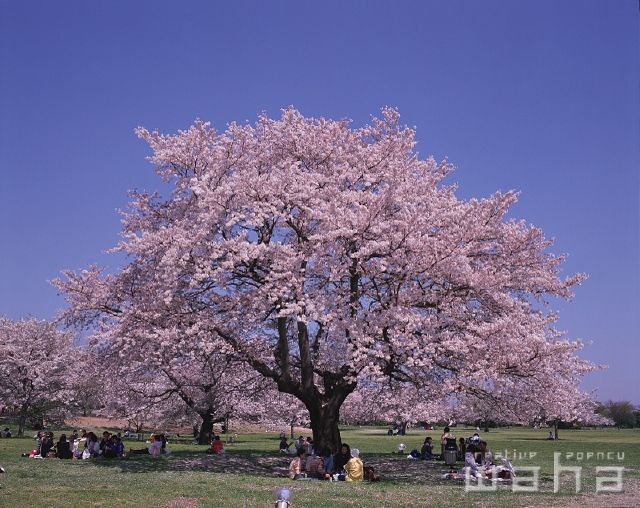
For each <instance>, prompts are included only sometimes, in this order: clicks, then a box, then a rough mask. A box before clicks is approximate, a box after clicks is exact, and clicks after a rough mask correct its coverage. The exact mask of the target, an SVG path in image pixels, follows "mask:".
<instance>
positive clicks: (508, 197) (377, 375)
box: [54, 108, 593, 446]
mask: <svg viewBox="0 0 640 508" xmlns="http://www.w3.org/2000/svg"><path fill="white" fill-rule="evenodd" d="M382 113H383V117H382V119H373V120H372V123H371V125H369V126H365V127H363V128H360V129H352V128H350V127H349V122H348V121H330V120H325V119H310V118H305V117H304V116H302V115H301V114H300V113H299V112H298V111H296V110H294V109H292V108H290V109H287V110H284V111H283V113H282V118H281V119H280V120H274V119H270V118H268V117H267V116H266V115H264V114H263V115H262V116H260V117H259V120H258V122H257V124H256V125H255V126H251V125H248V124H247V125H237V124H235V123H234V124H231V125H230V126H229V127H228V128H227V130H226V131H225V132H223V133H220V134H218V133H216V132H215V131H214V130H213V129H212V128H210V126H209V124H207V123H203V122H200V121H198V122H196V124H195V125H194V126H192V127H191V128H190V129H189V130H187V131H181V132H180V133H179V134H177V135H170V136H166V135H160V134H158V133H157V132H148V131H147V130H145V129H142V128H141V129H139V130H138V135H139V136H140V137H141V138H143V139H144V140H146V141H147V142H148V143H149V144H150V146H151V148H152V150H153V155H152V156H151V157H150V160H151V161H152V162H153V163H154V164H155V166H156V171H157V173H158V175H159V176H160V177H161V178H162V180H163V181H164V182H165V183H167V184H169V185H171V186H172V187H173V191H172V193H171V195H170V196H169V197H168V198H161V197H160V196H158V195H157V194H151V195H150V194H147V193H141V192H135V191H134V192H132V193H131V197H132V200H133V201H132V202H131V203H130V209H129V211H128V212H126V213H125V212H123V224H124V228H123V232H122V237H123V239H122V241H121V242H120V243H119V245H118V246H117V247H116V248H114V250H113V251H114V252H124V253H126V255H127V256H128V260H129V262H128V264H127V265H126V266H124V268H123V269H122V270H121V271H119V272H118V273H116V274H107V273H106V272H105V271H104V270H103V269H101V268H97V267H95V266H94V267H91V268H89V269H88V270H83V271H80V272H77V273H75V272H71V271H67V272H65V276H66V280H56V281H54V285H55V286H56V287H57V288H59V290H61V292H62V293H63V294H64V295H65V298H66V300H67V301H68V303H69V309H68V310H66V311H65V312H64V316H63V317H64V318H65V319H66V321H67V323H68V324H69V325H79V326H91V327H92V329H93V340H94V341H98V342H103V343H110V344H112V345H113V346H114V347H115V348H116V349H117V350H119V351H120V352H121V354H123V355H127V354H128V352H129V351H132V350H136V349H140V348H141V347H154V345H160V346H161V347H166V348H173V349H174V351H175V356H176V357H179V356H180V354H181V349H182V348H183V347H184V345H185V344H187V343H190V344H193V345H195V346H197V347H198V348H202V349H204V350H207V351H212V352H213V351H215V352H220V353H222V354H229V355H233V356H234V357H235V358H236V359H238V360H240V361H243V362H246V363H247V364H248V365H250V366H251V367H252V368H253V369H255V371H257V372H258V373H260V374H261V375H262V376H264V377H265V378H269V379H272V380H273V381H274V382H275V383H276V384H277V386H278V389H279V390H280V391H282V392H285V393H289V394H291V395H293V396H295V397H297V398H298V399H299V400H300V401H301V402H302V403H303V404H304V405H305V407H306V408H307V410H308V412H309V418H310V422H311V427H312V430H313V434H314V438H315V440H316V442H317V443H318V444H319V445H320V446H321V445H323V444H325V443H326V444H333V445H334V446H335V445H337V444H339V443H340V434H339V430H338V420H339V413H340V407H341V406H342V403H343V402H344V400H345V399H346V397H347V396H348V395H349V394H350V393H351V392H353V391H354V390H355V389H356V387H357V385H358V383H359V382H361V381H363V380H369V379H370V380H373V382H379V380H380V379H393V380H394V381H396V382H400V383H410V384H413V385H415V386H418V387H420V386H429V388H430V390H431V391H432V393H434V394H437V396H441V397H444V396H446V395H448V394H451V393H465V392H466V391H468V390H475V391H481V390H487V389H490V388H491V387H495V386H499V387H500V389H501V390H508V389H511V388H513V389H514V390H516V391H517V388H518V386H521V385H520V380H522V379H527V380H530V382H531V383H542V382H544V383H545V385H546V386H548V387H549V389H550V390H553V389H554V388H553V387H555V386H561V385H563V384H564V385H567V384H569V383H571V382H572V380H574V379H576V377H579V376H580V375H582V374H583V373H584V372H586V371H588V370H590V369H591V368H593V367H592V366H591V365H590V364H589V363H587V362H585V361H582V360H580V359H579V358H578V357H577V356H575V352H576V351H577V350H579V349H580V348H581V347H582V344H581V343H580V342H579V341H576V342H571V341H569V340H568V339H566V338H565V337H564V336H563V334H562V333H559V332H557V331H556V330H555V329H554V323H555V321H556V319H557V316H556V314H555V313H554V312H552V310H551V309H550V308H549V301H550V300H551V298H555V297H559V298H564V299H569V298H570V297H571V296H572V293H571V288H572V286H575V285H576V284H579V283H580V282H581V281H582V280H583V279H584V275H582V274H577V275H574V276H569V277H567V278H561V277H560V273H559V267H560V265H561V263H562V261H563V257H562V256H555V255H553V254H551V253H550V252H548V248H549V247H551V246H552V241H551V240H548V239H546V238H545V237H544V235H543V233H542V231H541V230H540V229H538V228H535V227H533V226H530V225H527V224H526V223H525V222H524V221H515V220H512V219H508V218H506V214H507V212H508V210H509V207H510V206H511V205H512V204H513V203H515V201H516V200H517V194H516V193H514V192H507V193H505V194H502V193H499V192H497V193H496V194H495V195H492V196H490V197H488V198H485V199H481V200H476V199H472V200H469V201H462V200H459V199H457V198H456V196H455V193H454V191H455V187H454V186H447V185H445V184H444V183H443V179H444V178H445V177H446V176H447V175H448V174H449V173H450V172H451V171H452V169H453V168H452V166H450V165H448V164H446V163H444V162H442V163H438V162H436V161H435V160H434V159H433V158H427V159H421V158H420V157H419V156H418V154H417V153H416V152H415V151H414V145H415V141H414V131H413V130H412V129H409V128H406V127H403V126H401V125H400V123H399V115H398V113H397V112H396V111H395V110H393V109H384V110H383V112H382ZM189 347H191V346H189ZM514 396H517V393H514Z"/></svg>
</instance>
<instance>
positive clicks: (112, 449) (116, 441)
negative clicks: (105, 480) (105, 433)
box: [104, 436, 124, 459]
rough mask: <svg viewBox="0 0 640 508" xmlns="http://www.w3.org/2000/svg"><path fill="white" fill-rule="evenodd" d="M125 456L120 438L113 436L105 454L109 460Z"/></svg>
mask: <svg viewBox="0 0 640 508" xmlns="http://www.w3.org/2000/svg"><path fill="white" fill-rule="evenodd" d="M123 456H124V444H123V443H122V439H121V438H120V437H118V436H111V442H110V444H109V447H108V448H107V449H106V450H105V452H104V457H105V458H107V459H116V458H120V457H123Z"/></svg>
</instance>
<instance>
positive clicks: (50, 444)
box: [40, 432, 56, 459]
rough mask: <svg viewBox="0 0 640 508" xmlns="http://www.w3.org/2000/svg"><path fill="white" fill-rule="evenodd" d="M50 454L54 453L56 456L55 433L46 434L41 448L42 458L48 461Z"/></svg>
mask: <svg viewBox="0 0 640 508" xmlns="http://www.w3.org/2000/svg"><path fill="white" fill-rule="evenodd" d="M50 452H53V455H54V456H55V453H56V452H55V443H54V441H53V432H49V434H46V433H45V437H44V439H43V440H42V445H41V446H40V456H41V457H42V458H43V459H46V458H47V456H48V455H49V453H50Z"/></svg>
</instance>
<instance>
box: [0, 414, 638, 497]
mask: <svg viewBox="0 0 640 508" xmlns="http://www.w3.org/2000/svg"><path fill="white" fill-rule="evenodd" d="M96 430H99V431H102V430H103V429H96ZM341 432H342V437H343V441H344V442H346V443H348V444H349V445H351V446H352V447H357V448H359V449H360V452H361V458H362V459H363V461H364V462H365V465H373V466H374V467H375V469H376V473H377V474H378V476H379V477H380V482H378V483H367V482H364V483H356V484H354V483H345V482H331V483H329V482H322V483H321V482H293V481H291V480H289V479H288V478H285V477H282V476H278V474H280V473H281V472H282V471H283V468H286V467H287V466H288V462H289V461H290V460H291V456H284V455H281V454H279V453H278V451H277V449H278V437H277V435H276V434H274V433H254V434H239V435H238V437H237V442H236V444H233V445H227V446H226V450H227V453H226V455H224V456H209V455H205V454H204V453H203V451H204V448H205V447H203V446H197V445H192V444H186V443H185V444H178V443H176V442H170V445H169V448H170V449H171V450H172V453H171V454H170V455H165V456H162V457H151V456H145V455H137V456H133V457H132V458H131V459H130V460H117V459H114V460H108V459H96V460H85V461H65V460H57V459H46V460H37V459H27V458H22V457H21V454H22V453H23V452H27V451H29V450H31V449H32V448H33V447H34V440H33V439H30V438H24V439H22V438H20V439H19V438H15V437H14V438H11V439H0V465H1V466H3V467H4V468H5V470H6V473H5V474H2V475H0V506H2V507H5V506H6V507H25V508H26V507H58V506H60V507H86V506H103V507H111V506H114V507H115V506H135V507H170V506H176V507H189V508H194V507H234V508H235V507H238V508H241V507H245V508H249V507H260V508H263V507H271V506H273V505H274V502H273V501H272V494H273V492H274V490H275V489H276V488H278V487H282V486H287V487H290V488H291V489H292V490H293V491H294V494H295V499H294V502H293V504H292V506H293V507H294V508H303V507H306V508H314V507H354V506H355V507H360V506H361V507H376V508H377V507H386V508H392V507H393V508H400V507H415V506H430V507H439V506H442V507H445V506H447V507H448V506H455V507H459V508H464V507H475V506H478V507H485V506H489V507H496V508H501V507H505V508H506V507H534V506H536V507H537V506H553V507H574V506H576V507H577V506H581V507H592V506H595V507H600V506H601V507H607V508H617V507H635V506H640V474H639V469H640V467H639V466H640V430H639V429H634V430H621V431H618V430H616V429H604V430H561V431H560V438H561V440H560V441H557V442H553V441H546V440H545V437H546V436H547V435H548V431H545V430H533V429H521V428H515V429H491V431H490V432H489V433H483V432H481V433H480V434H481V436H482V438H483V439H485V440H486V441H487V442H488V444H489V448H491V449H492V450H493V451H494V453H502V454H505V451H506V452H507V453H508V457H509V458H513V464H514V465H515V466H516V467H518V466H529V467H540V470H539V491H538V492H514V491H513V486H512V484H511V483H508V482H504V483H500V484H499V485H498V486H497V490H496V491H482V492H471V491H466V488H465V484H464V482H459V481H456V480H442V479H441V477H442V475H443V474H444V473H446V472H448V471H449V468H447V467H446V466H445V465H444V463H442V462H431V461H412V460H408V459H407V458H406V454H403V455H399V454H397V453H394V452H395V451H396V450H397V445H398V443H400V442H402V443H404V444H405V445H406V447H407V448H406V451H407V452H408V451H409V450H411V449H412V448H418V449H419V448H420V445H421V444H422V442H423V440H424V438H425V437H426V436H427V435H432V436H433V437H434V438H435V440H436V441H437V439H438V438H439V435H440V433H441V431H440V430H439V431H431V432H425V431H421V430H410V431H409V432H408V433H407V435H406V436H402V437H397V436H393V437H391V436H387V435H386V429H383V428H349V427H347V428H344V429H342V431H341ZM473 432H474V430H473V429H454V432H453V433H454V436H456V437H469V436H470V435H471V434H473ZM59 434H60V432H55V436H56V438H57V437H58V436H59ZM125 446H126V449H129V448H130V447H132V448H134V449H135V448H142V447H144V446H145V445H144V444H143V443H137V442H135V441H133V440H132V441H127V442H125ZM554 452H556V453H560V456H559V463H560V464H561V465H562V466H563V467H564V466H579V467H581V468H582V469H581V474H582V486H581V492H580V493H578V494H576V493H575V480H574V478H575V475H570V474H563V475H561V479H562V482H561V488H560V491H559V492H558V493H554V492H553V489H554ZM590 453H592V454H593V455H589V454H590ZM497 462H498V463H500V461H497ZM596 467H618V468H624V470H623V472H622V481H621V484H622V488H623V491H622V492H607V493H596V477H598V476H600V477H605V476H612V475H613V476H615V475H616V474H617V471H610V472H600V473H596ZM529 485H530V483H529ZM617 485H618V484H616V483H615V482H614V483H611V482H610V483H604V484H603V486H604V487H614V488H615V487H616V486H617ZM474 486H475V485H474Z"/></svg>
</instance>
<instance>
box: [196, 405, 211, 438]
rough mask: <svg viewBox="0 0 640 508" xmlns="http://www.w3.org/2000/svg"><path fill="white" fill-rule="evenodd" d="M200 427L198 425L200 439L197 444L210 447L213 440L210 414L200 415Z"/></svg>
mask: <svg viewBox="0 0 640 508" xmlns="http://www.w3.org/2000/svg"><path fill="white" fill-rule="evenodd" d="M200 418H202V425H200V437H199V438H198V444H202V445H210V444H211V439H212V438H213V416H212V415H211V413H210V412H208V411H207V412H205V413H200Z"/></svg>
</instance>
